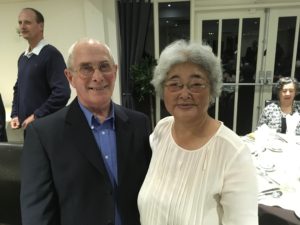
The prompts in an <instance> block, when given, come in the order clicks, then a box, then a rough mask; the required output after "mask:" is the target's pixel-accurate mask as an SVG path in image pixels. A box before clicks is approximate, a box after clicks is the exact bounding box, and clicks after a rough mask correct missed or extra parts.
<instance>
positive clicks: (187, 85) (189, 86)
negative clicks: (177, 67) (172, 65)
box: [163, 79, 209, 93]
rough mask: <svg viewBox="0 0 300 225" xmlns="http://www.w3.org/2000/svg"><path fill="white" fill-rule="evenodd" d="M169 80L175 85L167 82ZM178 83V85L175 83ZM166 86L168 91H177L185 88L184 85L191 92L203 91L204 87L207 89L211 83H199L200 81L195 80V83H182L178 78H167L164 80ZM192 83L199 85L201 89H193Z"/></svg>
mask: <svg viewBox="0 0 300 225" xmlns="http://www.w3.org/2000/svg"><path fill="white" fill-rule="evenodd" d="M167 82H173V84H174V85H173V86H172V84H166V83H167ZM175 84H176V85H175ZM163 85H164V87H166V88H167V89H168V91H170V92H172V93H175V92H179V91H181V90H182V89H183V87H184V86H185V87H186V88H187V89H188V90H189V91H190V92H191V93H201V92H202V91H203V90H204V89H206V88H207V87H208V86H209V84H208V83H199V82H195V83H190V82H189V83H187V84H182V83H181V82H180V81H177V80H172V79H170V80H165V81H164V82H163ZM192 85H198V87H199V89H198V90H196V91H195V90H194V91H193V90H192V88H193V87H192ZM172 87H173V88H177V89H176V90H171V88H172Z"/></svg>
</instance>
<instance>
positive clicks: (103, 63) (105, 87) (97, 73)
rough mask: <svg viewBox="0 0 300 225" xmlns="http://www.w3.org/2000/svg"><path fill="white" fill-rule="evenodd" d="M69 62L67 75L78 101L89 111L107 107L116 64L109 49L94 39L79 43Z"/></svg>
mask: <svg viewBox="0 0 300 225" xmlns="http://www.w3.org/2000/svg"><path fill="white" fill-rule="evenodd" d="M71 64H72V68H71V69H68V70H66V76H67V78H68V80H69V82H70V84H71V85H72V86H73V87H74V88H75V89H76V92H77V96H78V100H79V101H80V103H81V104H83V105H84V106H85V107H86V108H88V109H89V110H90V111H92V112H96V111H107V110H109V106H110V101H111V96H112V94H113V90H114V84H115V80H116V72H117V65H115V64H114V63H113V61H112V59H111V56H110V54H109V51H108V49H107V48H106V47H105V46H104V45H102V44H99V43H96V42H84V43H79V44H77V45H76V46H75V47H74V50H73V60H72V63H71Z"/></svg>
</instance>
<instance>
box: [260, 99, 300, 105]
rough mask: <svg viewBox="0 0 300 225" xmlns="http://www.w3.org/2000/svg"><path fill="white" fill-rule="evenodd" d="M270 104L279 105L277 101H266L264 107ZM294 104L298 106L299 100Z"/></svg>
mask: <svg viewBox="0 0 300 225" xmlns="http://www.w3.org/2000/svg"><path fill="white" fill-rule="evenodd" d="M271 103H275V104H279V101H278V100H266V101H265V106H267V105H270V104H271ZM294 103H295V104H296V105H300V100H295V101H294Z"/></svg>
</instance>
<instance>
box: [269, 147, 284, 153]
mask: <svg viewBox="0 0 300 225" xmlns="http://www.w3.org/2000/svg"><path fill="white" fill-rule="evenodd" d="M267 149H268V150H270V151H271V152H282V148H267Z"/></svg>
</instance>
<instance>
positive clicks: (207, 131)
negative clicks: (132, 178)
mask: <svg viewBox="0 0 300 225" xmlns="http://www.w3.org/2000/svg"><path fill="white" fill-rule="evenodd" d="M221 77H222V69H221V64H220V60H219V59H218V58H217V57H216V56H215V55H214V54H213V53H212V50H211V48H210V47H208V46H202V45H200V44H197V43H187V42H185V41H183V40H180V41H176V42H174V43H172V44H171V45H169V46H168V47H166V48H165V49H164V50H163V52H162V53H161V56H160V58H159V60H158V65H157V66H156V68H155V70H154V77H153V80H152V84H153V85H154V86H155V89H156V91H157V92H158V93H160V94H161V96H162V98H163V99H164V103H165V106H166V109H167V110H168V112H169V113H170V114H171V116H169V117H166V118H164V119H162V120H160V121H159V122H158V124H157V125H156V127H155V129H154V131H153V133H152V134H151V136H150V144H151V147H152V152H153V156H152V160H151V163H150V167H149V170H148V173H147V176H146V178H145V180H144V183H143V185H142V188H141V190H140V193H139V197H138V206H139V211H140V220H141V224H142V225H154V224H155V225H166V224H172V225H220V224H224V225H225V224H226V225H227V224H230V225H241V224H243V225H257V224H258V216H257V211H258V207H257V184H256V172H255V168H254V166H253V163H252V160H251V156H250V151H249V149H248V148H247V147H246V145H245V144H244V143H243V141H242V140H241V139H240V138H239V137H238V136H237V135H236V134H235V133H234V132H233V131H231V130H230V129H229V128H227V127H225V125H224V124H223V123H222V122H220V121H218V120H215V119H214V118H212V117H210V116H209V115H208V112H207V110H208V107H209V105H210V103H212V102H213V101H214V99H215V98H216V97H217V96H218V95H219V94H220V89H221V85H222V83H221Z"/></svg>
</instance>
